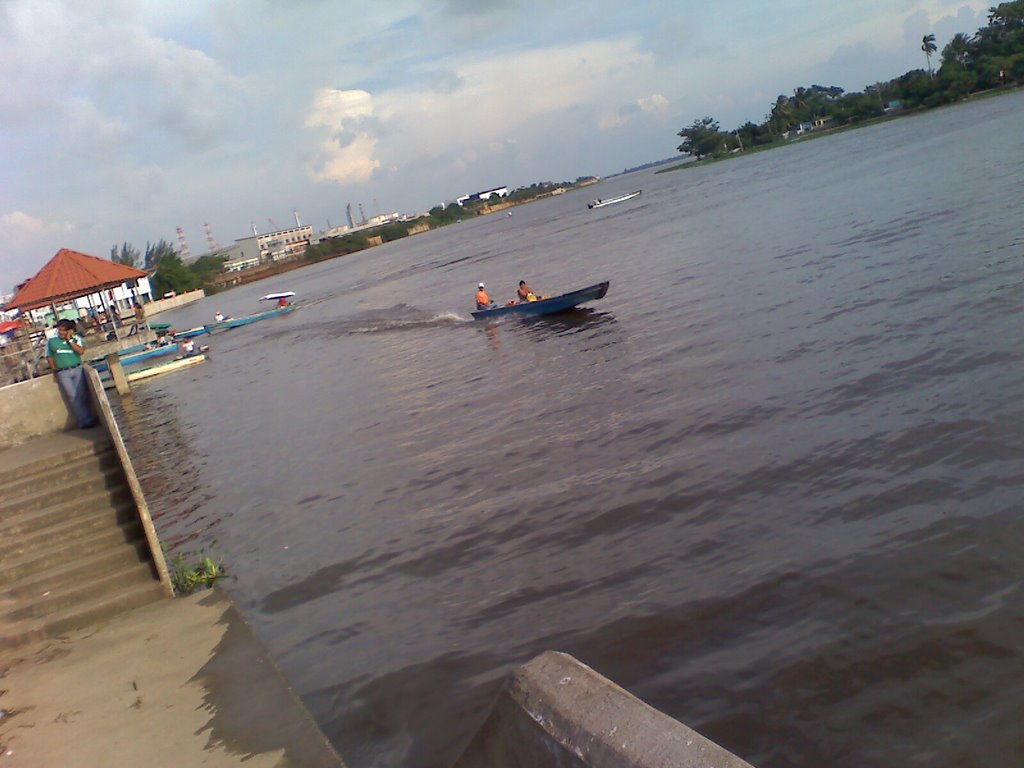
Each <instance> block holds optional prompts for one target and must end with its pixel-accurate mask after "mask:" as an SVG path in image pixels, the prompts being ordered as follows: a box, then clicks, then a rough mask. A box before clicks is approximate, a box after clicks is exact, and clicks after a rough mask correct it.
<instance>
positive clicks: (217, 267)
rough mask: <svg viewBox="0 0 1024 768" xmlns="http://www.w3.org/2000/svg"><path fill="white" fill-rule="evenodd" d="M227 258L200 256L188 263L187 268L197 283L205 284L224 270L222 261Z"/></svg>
mask: <svg viewBox="0 0 1024 768" xmlns="http://www.w3.org/2000/svg"><path fill="white" fill-rule="evenodd" d="M227 260H228V259H227V256H210V255H206V256H200V257H199V258H198V259H196V260H195V261H193V262H192V263H191V264H189V265H188V270H189V272H191V273H192V274H193V275H194V276H195V278H196V281H197V282H198V283H199V285H206V284H207V283H209V282H210V281H211V280H213V278H215V277H216V276H217V275H219V274H220V273H221V272H223V271H224V262H225V261H227Z"/></svg>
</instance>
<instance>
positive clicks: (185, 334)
mask: <svg viewBox="0 0 1024 768" xmlns="http://www.w3.org/2000/svg"><path fill="white" fill-rule="evenodd" d="M209 332H210V331H209V328H208V327H207V326H205V325H200V326H197V327H195V328H189V329H188V330H187V331H175V332H174V333H172V334H171V339H173V340H174V341H177V340H178V339H191V338H194V337H196V336H201V335H203V334H204V333H209Z"/></svg>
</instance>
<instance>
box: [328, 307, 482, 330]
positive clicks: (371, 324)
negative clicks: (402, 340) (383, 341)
mask: <svg viewBox="0 0 1024 768" xmlns="http://www.w3.org/2000/svg"><path fill="white" fill-rule="evenodd" d="M471 322H473V320H472V318H467V317H463V316H461V315H459V314H458V313H456V312H423V311H421V310H417V309H414V308H413V307H406V306H405V305H399V306H398V307H393V308H392V309H390V310H375V311H371V312H367V313H365V314H364V315H361V316H356V317H351V318H344V319H340V320H335V321H333V322H331V323H329V327H330V328H331V330H333V331H335V332H336V333H346V334H357V333H383V332H386V331H409V330H416V329H422V328H438V327H444V326H449V325H458V324H460V323H471Z"/></svg>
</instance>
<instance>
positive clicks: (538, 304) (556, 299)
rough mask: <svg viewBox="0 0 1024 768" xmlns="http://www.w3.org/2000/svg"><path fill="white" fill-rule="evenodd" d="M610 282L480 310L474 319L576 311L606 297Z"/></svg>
mask: <svg viewBox="0 0 1024 768" xmlns="http://www.w3.org/2000/svg"><path fill="white" fill-rule="evenodd" d="M608 284H609V283H608V281H607V280H606V281H605V282H603V283H597V284H596V285H591V286H588V287H586V288H580V289H579V290H578V291H570V292H569V293H563V294H560V295H558V296H549V297H548V298H545V299H537V301H523V302H520V303H518V304H506V305H505V306H503V307H492V308H491V309H478V310H477V311H476V312H474V313H473V317H475V318H476V319H477V320H489V319H491V318H495V317H504V316H505V315H521V316H524V317H531V316H535V315H551V314H554V313H555V312H565V311H566V310H568V309H574V308H575V307H578V306H579V305H580V304H583V303H584V302H587V301H597V300H598V299H603V298H604V295H605V294H606V293H608Z"/></svg>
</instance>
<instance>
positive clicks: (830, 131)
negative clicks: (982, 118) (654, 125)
mask: <svg viewBox="0 0 1024 768" xmlns="http://www.w3.org/2000/svg"><path fill="white" fill-rule="evenodd" d="M1022 89H1024V86H1020V85H1007V86H1002V87H1000V88H990V89H989V90H987V91H978V92H977V93H972V94H971V95H970V96H968V97H967V98H965V99H963V100H961V101H956V102H953V103H951V104H941V105H939V106H937V107H914V108H913V109H904V110H902V111H900V112H896V113H894V114H891V115H881V116H879V117H872V118H869V119H867V120H863V121H861V122H859V123H853V124H851V125H842V126H837V127H836V128H824V129H822V130H818V131H810V132H808V133H805V134H802V135H801V136H797V137H796V138H794V139H786V140H784V141H776V142H772V143H771V144H761V145H758V146H754V147H750V148H749V149H743V150H738V151H734V152H729V153H727V154H723V155H719V156H717V157H705V158H701V159H700V160H697V159H695V158H690V159H686V160H683V161H682V162H680V163H677V164H676V165H673V166H671V167H669V168H662V169H661V170H660V171H655V173H670V172H672V171H682V170H686V169H689V168H697V167H704V166H706V165H712V164H714V163H721V162H725V161H727V160H732V159H734V158H736V157H743V156H745V155H751V154H757V153H759V152H765V151H768V150H772V149H779V148H781V147H790V146H792V145H794V144H799V143H802V142H805V141H812V140H813V139H820V138H822V137H824V136H834V135H835V134H837V133H846V132H847V131H856V130H857V129H859V128H866V127H868V126H871V125H879V124H880V123H888V122H891V121H892V120H899V119H900V118H903V117H911V116H914V115H921V114H924V113H926V112H933V111H935V110H939V109H955V108H956V107H958V106H962V105H964V104H969V103H971V102H974V101H978V100H979V99H990V98H994V97H997V96H1006V95H1008V94H1011V93H1017V92H1019V91H1021V90H1022Z"/></svg>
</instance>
